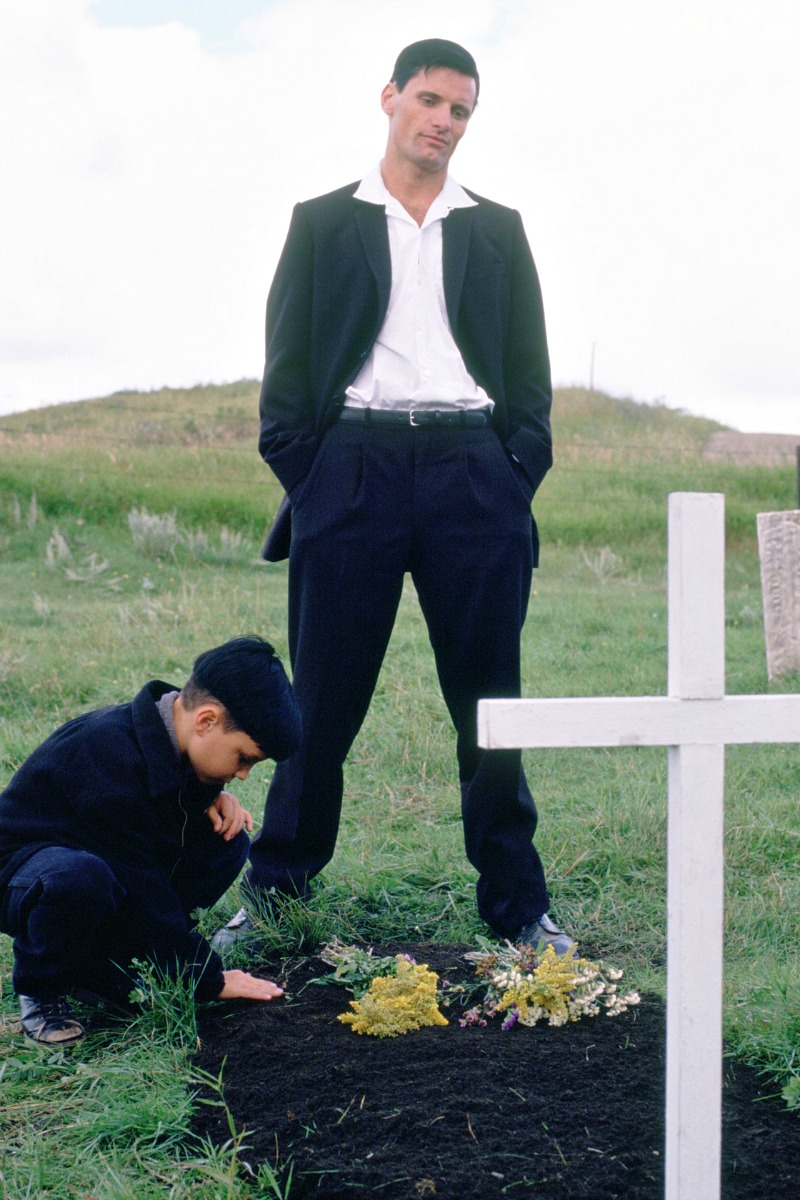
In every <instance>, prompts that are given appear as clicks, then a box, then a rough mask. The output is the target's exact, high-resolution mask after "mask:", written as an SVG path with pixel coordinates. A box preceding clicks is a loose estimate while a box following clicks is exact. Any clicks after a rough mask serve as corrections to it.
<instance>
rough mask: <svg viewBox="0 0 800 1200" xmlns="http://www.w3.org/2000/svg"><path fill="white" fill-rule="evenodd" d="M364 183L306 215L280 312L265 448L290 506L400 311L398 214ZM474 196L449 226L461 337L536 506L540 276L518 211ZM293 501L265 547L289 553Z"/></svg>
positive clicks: (450, 293) (546, 388)
mask: <svg viewBox="0 0 800 1200" xmlns="http://www.w3.org/2000/svg"><path fill="white" fill-rule="evenodd" d="M357 187H358V184H357V183H354V184H349V185H348V186H347V187H344V188H340V189H339V190H338V191H335V192H330V193H328V194H327V195H325V196H319V197H317V198H316V199H314V200H308V201H305V202H303V203H302V204H298V205H296V207H295V209H294V213H293V215H292V221H291V225H290V227H289V234H288V236H287V239H286V244H285V246H284V248H283V253H282V254H281V258H280V261H279V263H278V267H277V270H276V273H275V278H274V280H273V283H272V287H271V289H270V294H269V299H268V301H267V354H266V368H265V371H264V381H263V384H262V387H261V400H260V411H261V434H260V438H259V450H260V452H261V454H262V456H263V458H264V459H265V461H266V462H267V463H268V464H269V466H270V467H271V468H272V470H273V471H274V472H275V474H276V475H277V477H278V479H279V480H280V482H281V483H282V484H283V486H284V488H285V490H286V493H287V497H288V501H291V495H292V492H293V491H294V489H295V488H297V487H298V486H299V485H300V484H301V483H302V481H303V480H304V479H305V477H306V475H307V473H308V471H309V468H310V466H311V463H312V461H313V459H314V455H315V454H316V452H317V449H318V447H319V444H320V441H321V439H322V438H323V437H324V435H325V432H326V430H327V429H328V428H330V426H331V425H332V424H333V423H334V421H336V419H337V417H338V414H339V411H340V409H341V406H342V403H343V401H344V393H345V389H346V388H347V387H348V386H349V385H350V384H351V383H352V381H353V380H354V379H355V377H356V375H357V374H358V372H359V370H360V368H361V365H362V364H363V362H364V360H365V359H366V357H367V356H368V354H369V352H370V350H371V349H372V346H373V344H374V342H375V339H376V338H377V336H378V333H379V331H380V329H381V326H382V324H383V321H384V317H385V315H386V310H387V307H388V303H389V293H390V288H391V258H390V253H389V235H388V229H387V223H386V213H385V210H384V209H383V207H382V206H381V205H377V204H370V203H367V202H365V201H362V200H356V199H355V197H354V192H355V191H356V189H357ZM469 195H470V196H471V197H472V199H474V200H475V201H477V203H476V205H475V206H474V207H469V208H455V209H453V210H452V211H451V212H450V213H449V215H448V216H447V217H446V218H445V220H444V226H443V239H442V256H443V263H442V266H443V277H444V292H445V301H446V304H447V313H448V317H449V320H450V326H451V329H452V332H453V336H454V338H455V341H456V344H457V345H458V348H459V350H460V351H461V355H462V358H463V359H464V363H465V365H466V367H467V370H468V371H469V372H470V374H471V375H472V376H473V378H474V379H475V380H476V382H477V383H479V384H480V385H481V387H483V388H484V389H485V390H486V392H487V393H488V395H489V396H490V397H491V398H492V400H494V402H495V409H494V413H493V417H492V424H493V426H494V428H495V430H496V432H497V434H498V437H499V438H500V440H501V441H502V442H503V444H504V445H505V447H506V449H507V451H508V452H509V453H510V454H511V455H513V456H514V458H515V459H516V460H517V461H518V462H519V464H520V466H521V467H522V470H523V471H524V473H525V475H526V477H527V479H528V482H529V485H530V490H531V497H532V496H533V494H534V492H535V491H536V489H537V488H538V486H539V484H540V483H541V481H542V479H543V478H544V476H545V474H546V472H547V470H548V469H549V467H550V466H551V465H552V461H553V457H552V442H551V435H550V407H551V401H552V391H551V384H550V363H549V358H548V353H547V337H546V333H545V323H544V312H543V308H542V297H541V289H540V287H539V280H538V276H537V273H536V267H535V265H534V262H533V258H532V256H531V252H530V248H529V246H528V242H527V239H526V237H525V231H524V229H523V227H522V220H521V218H520V215H519V213H518V212H516V211H514V210H513V209H510V208H505V207H504V206H503V205H500V204H495V203H494V202H493V201H491V200H485V199H484V198H482V197H480V196H477V195H474V194H473V193H472V192H470V193H469ZM289 514H290V506H289V503H288V502H286V503H284V504H282V505H281V509H280V510H279V513H278V516H277V517H276V524H275V526H274V527H273V530H272V532H271V534H270V538H268V541H267V545H266V546H265V548H264V553H265V557H268V558H270V559H272V560H275V559H277V558H280V557H285V554H286V553H288V518H289Z"/></svg>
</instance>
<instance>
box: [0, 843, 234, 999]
mask: <svg viewBox="0 0 800 1200" xmlns="http://www.w3.org/2000/svg"><path fill="white" fill-rule="evenodd" d="M209 833H210V835H211V836H210V837H208V838H206V837H203V838H202V839H201V843H200V845H198V846H197V847H195V851H196V852H195V853H194V854H193V853H192V851H191V850H190V851H189V852H188V853H187V854H185V855H184V857H183V858H182V859H181V861H180V863H179V864H178V867H177V868H176V870H175V871H174V872H173V874H172V876H171V884H172V886H173V888H174V890H175V891H176V892H177V893H178V896H179V897H180V902H181V906H182V908H183V911H184V913H185V915H186V917H187V920H189V921H190V922H191V918H190V914H191V913H192V912H193V911H194V910H195V909H196V908H210V907H211V906H212V905H213V904H216V902H217V900H219V898H220V896H222V895H223V894H224V893H225V892H226V891H227V889H228V888H229V887H230V886H231V884H232V883H233V882H234V881H235V879H236V878H237V876H238V874H239V872H240V871H241V869H242V867H243V866H244V864H245V862H246V860H247V850H248V845H249V839H248V838H247V837H246V835H241V834H240V835H239V837H237V838H234V839H233V840H232V841H230V842H225V841H223V839H222V838H220V837H217V836H216V835H215V834H213V830H212V829H211V825H210V824H209ZM212 837H213V841H212V840H211V838H212ZM157 928H158V922H157V919H154V921H153V925H152V926H151V925H150V923H149V921H148V914H147V911H146V910H143V908H142V906H141V904H140V903H139V902H137V903H136V904H129V903H127V901H126V891H125V888H124V887H123V886H122V884H121V883H120V882H119V880H118V878H117V876H116V875H115V874H114V872H113V871H112V869H111V867H110V866H109V865H108V863H107V862H106V861H105V859H103V858H101V857H99V856H98V855H96V854H91V853H90V852H89V851H87V850H73V849H68V848H65V847H62V846H43V847H42V848H41V849H40V850H37V852H36V853H35V854H33V855H32V856H31V857H30V858H29V859H28V861H27V862H26V863H25V864H24V865H23V866H21V867H20V868H19V870H18V871H17V872H16V873H15V874H14V875H13V876H12V877H11V879H10V880H9V882H8V884H7V885H6V887H5V889H4V891H3V894H2V896H0V929H2V931H3V932H4V933H7V934H10V935H11V937H13V939H14V972H13V984H14V990H15V991H16V992H17V994H18V995H24V996H44V997H50V996H63V995H69V993H70V992H71V991H72V990H73V989H74V988H75V987H83V988H91V989H92V990H93V991H97V992H100V993H101V994H104V995H108V996H111V997H112V998H113V997H115V996H117V995H119V997H123V996H124V995H126V994H127V992H129V991H130V987H131V983H130V979H129V977H128V976H127V974H126V972H125V970H124V968H126V967H127V966H128V965H129V963H130V960H131V959H132V958H135V957H137V958H138V957H146V956H147V957H153V958H154V959H155V960H156V961H158V962H159V963H160V965H161V966H162V967H163V968H164V969H165V970H169V969H170V967H172V966H173V965H174V953H171V947H170V946H169V945H167V944H162V941H163V939H160V938H159V936H158V934H157V933H155V932H154V930H155V929H157ZM167 940H168V939H167Z"/></svg>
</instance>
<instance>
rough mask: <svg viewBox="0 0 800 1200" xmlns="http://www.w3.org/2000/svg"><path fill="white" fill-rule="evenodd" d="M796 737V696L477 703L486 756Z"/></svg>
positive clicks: (799, 701)
mask: <svg viewBox="0 0 800 1200" xmlns="http://www.w3.org/2000/svg"><path fill="white" fill-rule="evenodd" d="M799 731H800V695H797V696H795V695H780V696H725V697H724V698H720V699H718V700H683V699H678V698H675V697H670V696H647V697H635V696H614V697H606V698H603V697H598V698H595V697H591V698H589V699H572V698H568V699H557V700H481V701H480V702H479V704H478V745H480V746H483V747H484V748H485V749H487V750H515V749H529V748H533V747H551V748H559V747H562V748H563V747H568V746H686V745H725V744H726V743H727V744H728V745H734V744H737V743H738V744H744V743H750V742H796V741H797V740H798V732H799Z"/></svg>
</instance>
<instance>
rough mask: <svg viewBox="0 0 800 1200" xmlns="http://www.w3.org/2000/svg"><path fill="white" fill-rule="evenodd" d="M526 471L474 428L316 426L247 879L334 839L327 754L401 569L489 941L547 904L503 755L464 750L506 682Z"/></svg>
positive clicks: (338, 790) (353, 707) (522, 586)
mask: <svg viewBox="0 0 800 1200" xmlns="http://www.w3.org/2000/svg"><path fill="white" fill-rule="evenodd" d="M526 489H527V481H526V480H525V477H524V475H522V473H521V471H520V470H519V469H518V468H517V467H516V466H515V465H514V464H513V463H512V461H511V460H510V459H509V457H508V455H507V454H506V452H505V451H504V449H503V447H502V445H501V444H500V441H499V440H498V438H497V435H496V434H495V433H494V432H493V431H492V429H491V428H490V427H488V426H487V427H481V428H476V429H472V428H470V429H464V428H446V429H437V428H432V427H430V426H425V427H422V428H412V427H411V426H408V427H406V426H386V425H380V426H379V425H372V426H370V425H366V426H365V425H353V424H350V423H339V424H337V425H334V426H333V428H332V429H331V430H330V431H329V432H328V433H327V434H326V436H325V438H324V440H323V442H322V445H321V447H320V449H319V451H318V453H317V456H316V458H315V460H314V463H313V465H312V468H311V471H310V473H309V475H308V477H307V478H306V479H305V480H304V481H303V482H302V484H301V485H300V486H299V488H298V489H297V490H296V491H295V492H294V493H293V494H292V495H291V497H290V499H291V501H292V544H291V554H290V563H289V645H290V653H291V660H292V666H293V686H294V690H295V694H296V696H297V700H298V703H299V705H300V710H301V713H302V717H303V728H304V733H303V742H302V746H301V749H300V750H299V751H298V752H297V753H296V754H294V755H293V756H292V757H291V758H290V759H288V760H287V761H286V762H283V763H279V764H278V765H277V767H276V768H275V772H274V775H273V779H272V783H271V786H270V789H269V793H268V796H267V803H266V810H265V817H264V825H263V828H262V831H261V833H260V834H259V836H258V837H257V838H256V839H255V841H254V842H253V845H252V847H251V852H250V857H251V864H252V865H251V869H250V872H249V874H248V878H247V884H248V886H249V887H251V888H252V889H253V890H255V891H257V890H258V889H268V888H271V887H275V888H276V889H277V890H278V891H282V892H288V893H293V894H299V895H303V894H304V893H305V892H306V890H307V886H308V880H309V879H311V878H312V877H313V876H314V875H316V874H317V873H318V872H319V871H320V870H321V869H322V868H323V867H324V866H325V864H326V863H327V862H328V861H329V860H330V858H331V856H332V855H333V851H334V847H335V844H336V836H337V831H338V826H339V817H340V811H341V802H342V790H343V770H342V768H343V764H344V761H345V758H346V756H347V753H348V751H349V749H350V747H351V745H352V743H353V740H354V739H355V737H356V734H357V733H358V731H359V728H360V727H361V724H362V722H363V720H364V717H365V716H366V713H367V709H368V706H369V703H370V699H371V697H372V694H373V691H374V688H375V684H376V681H377V678H378V673H379V670H380V667H381V663H382V661H383V658H384V654H385V652H386V647H387V645H388V642H389V637H390V635H391V632H392V627H393V625H394V621H395V616H396V613H397V607H398V604H399V601H400V596H401V592H402V587H403V577H404V575H405V573H406V572H409V573H410V575H411V578H412V579H413V581H414V584H415V586H416V590H417V594H418V596H419V601H420V605H421V607H422V612H423V614H424V617H425V620H426V622H427V626H428V634H429V637H430V641H431V646H432V648H433V653H434V656H435V661H436V669H437V673H438V677H439V681H440V684H441V688H442V694H443V696H444V699H445V702H446V704H447V707H448V710H449V712H450V716H451V718H452V720H453V724H454V726H455V729H456V737H457V743H456V745H457V758H458V768H459V777H460V782H461V810H462V818H463V826H464V838H465V844H466V852H467V856H468V858H469V861H470V862H471V863H472V864H473V866H474V867H475V868H476V870H477V871H478V876H479V878H478V884H477V895H478V910H479V912H480V914H481V916H482V917H483V919H484V920H486V921H487V923H488V924H489V925H491V926H492V927H493V928H494V929H495V931H496V932H497V933H498V934H499V935H500V936H504V937H511V936H513V935H514V934H515V933H517V932H518V930H519V929H520V927H521V926H522V925H524V924H526V923H527V922H529V921H531V920H535V919H536V918H537V917H538V916H540V915H541V914H542V913H543V912H546V911H547V907H548V895H547V888H546V884H545V879H544V871H543V869H542V864H541V860H540V858H539V855H538V853H537V851H536V849H535V847H534V845H533V834H534V831H535V828H536V819H537V818H536V808H535V805H534V802H533V798H532V797H531V794H530V791H529V790H528V786H527V783H526V781H525V776H524V774H523V771H522V765H521V756H520V754H519V752H516V751H492V752H487V751H484V750H481V749H479V747H478V745H477V738H476V713H477V702H478V700H479V699H481V698H483V697H504V696H518V695H519V692H520V631H521V629H522V624H523V622H524V620H525V614H526V611H527V605H528V598H529V595H530V585H531V573H532V567H533V536H534V529H533V523H532V518H531V511H530V501H531V497H530V494H529V491H527V490H526Z"/></svg>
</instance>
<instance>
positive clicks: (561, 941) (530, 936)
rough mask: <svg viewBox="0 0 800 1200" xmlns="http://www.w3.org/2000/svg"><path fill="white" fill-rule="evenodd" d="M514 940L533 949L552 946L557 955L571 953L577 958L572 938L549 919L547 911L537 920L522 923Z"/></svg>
mask: <svg viewBox="0 0 800 1200" xmlns="http://www.w3.org/2000/svg"><path fill="white" fill-rule="evenodd" d="M516 940H517V942H518V943H522V945H523V946H531V947H532V948H533V949H534V950H536V949H541V950H546V949H547V947H548V946H552V947H553V949H554V950H555V952H556V954H558V955H563V954H570V953H571V954H572V957H573V958H577V952H576V950H575V942H574V940H573V938H571V937H570V936H569V934H568V933H564V931H563V929H559V928H558V926H557V925H556V924H555V923H554V922H553V921H551V920H550V918H549V917H548V915H547V913H542V915H541V917H539V920H538V921H531V923H530V924H529V925H523V926H522V929H520V931H519V933H518V934H517V938H516Z"/></svg>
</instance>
